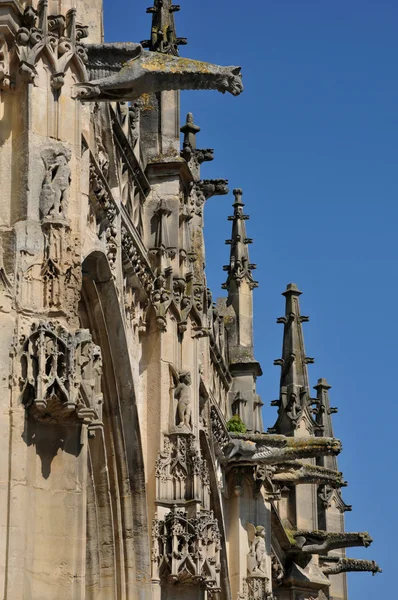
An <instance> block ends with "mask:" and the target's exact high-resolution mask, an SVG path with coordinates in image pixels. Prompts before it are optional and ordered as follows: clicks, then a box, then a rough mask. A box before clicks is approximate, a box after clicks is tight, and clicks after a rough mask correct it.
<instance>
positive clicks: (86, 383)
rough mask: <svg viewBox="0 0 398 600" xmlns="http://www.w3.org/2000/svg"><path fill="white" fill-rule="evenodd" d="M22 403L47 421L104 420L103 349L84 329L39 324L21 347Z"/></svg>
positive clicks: (34, 325)
mask: <svg viewBox="0 0 398 600" xmlns="http://www.w3.org/2000/svg"><path fill="white" fill-rule="evenodd" d="M19 353H20V366H21V370H20V378H19V381H20V387H21V396H20V398H21V402H22V403H23V405H24V406H25V408H26V409H29V412H30V414H31V415H32V416H34V417H35V418H37V419H38V420H40V421H43V422H48V423H54V422H55V423H64V422H81V423H86V424H90V423H92V422H93V421H101V419H102V394H101V375H102V359H101V350H100V348H99V347H98V346H96V345H95V344H93V342H92V339H91V336H90V333H89V332H88V330H86V329H79V330H76V331H75V332H73V333H71V332H68V331H67V330H66V329H64V328H63V327H61V326H57V325H55V324H53V323H51V322H40V323H35V324H33V326H32V329H31V333H30V334H29V335H28V336H26V337H25V338H24V339H23V340H22V345H21V347H20V352H19Z"/></svg>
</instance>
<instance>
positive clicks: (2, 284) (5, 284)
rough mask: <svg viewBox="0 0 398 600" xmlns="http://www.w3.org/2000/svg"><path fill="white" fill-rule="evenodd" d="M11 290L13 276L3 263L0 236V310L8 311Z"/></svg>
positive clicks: (10, 304)
mask: <svg viewBox="0 0 398 600" xmlns="http://www.w3.org/2000/svg"><path fill="white" fill-rule="evenodd" d="M3 235H4V234H3ZM13 291H14V285H13V278H12V276H11V275H9V274H8V273H7V271H6V268H5V265H4V250H3V240H2V239H1V238H0V312H10V310H11V306H12V299H13Z"/></svg>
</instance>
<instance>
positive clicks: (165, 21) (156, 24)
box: [141, 0, 187, 56]
mask: <svg viewBox="0 0 398 600" xmlns="http://www.w3.org/2000/svg"><path fill="white" fill-rule="evenodd" d="M179 10H180V6H179V5H178V4H172V1H171V0H154V5H153V6H150V7H149V8H147V9H146V12H147V13H149V14H152V27H151V39H149V40H144V41H142V42H141V44H142V45H143V47H144V48H148V49H149V50H151V51H152V52H161V53H163V54H172V55H174V56H178V46H181V45H185V44H186V43H187V40H186V38H178V37H177V36H176V31H175V23H174V13H175V12H178V11H179Z"/></svg>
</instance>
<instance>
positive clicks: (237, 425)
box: [227, 415, 247, 433]
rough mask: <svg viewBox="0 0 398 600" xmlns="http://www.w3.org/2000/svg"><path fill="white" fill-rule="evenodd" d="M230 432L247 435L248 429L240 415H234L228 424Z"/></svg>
mask: <svg viewBox="0 0 398 600" xmlns="http://www.w3.org/2000/svg"><path fill="white" fill-rule="evenodd" d="M227 429H228V431H233V432H236V433H246V431H247V427H246V425H245V424H244V422H243V421H242V419H241V418H240V416H239V415H234V416H233V417H232V418H231V419H230V420H229V421H228V423H227Z"/></svg>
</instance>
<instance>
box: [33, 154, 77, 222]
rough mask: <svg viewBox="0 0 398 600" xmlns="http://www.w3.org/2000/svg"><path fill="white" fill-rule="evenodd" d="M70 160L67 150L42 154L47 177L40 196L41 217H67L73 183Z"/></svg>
mask: <svg viewBox="0 0 398 600" xmlns="http://www.w3.org/2000/svg"><path fill="white" fill-rule="evenodd" d="M70 158H71V154H70V151H69V150H67V149H62V150H54V149H49V150H45V151H44V152H43V153H42V160H43V162H44V166H45V176H44V181H43V186H42V190H41V194H40V211H41V217H51V218H56V217H60V218H65V217H66V209H67V204H68V198H69V186H70V182H71V170H70V166H69V161H70Z"/></svg>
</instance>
